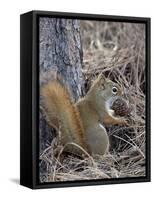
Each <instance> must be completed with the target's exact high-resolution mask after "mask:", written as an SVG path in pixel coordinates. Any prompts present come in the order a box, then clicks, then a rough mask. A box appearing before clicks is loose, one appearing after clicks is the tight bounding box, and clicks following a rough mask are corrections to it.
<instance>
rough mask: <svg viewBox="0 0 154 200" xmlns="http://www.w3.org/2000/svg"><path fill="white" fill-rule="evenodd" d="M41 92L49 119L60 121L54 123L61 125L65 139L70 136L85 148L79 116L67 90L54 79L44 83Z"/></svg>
mask: <svg viewBox="0 0 154 200" xmlns="http://www.w3.org/2000/svg"><path fill="white" fill-rule="evenodd" d="M41 94H42V96H43V101H44V106H45V109H46V110H47V113H48V117H49V121H52V122H54V121H57V122H60V123H58V124H57V123H56V124H54V125H55V126H56V127H57V126H59V125H61V129H62V130H61V131H62V134H63V135H64V137H65V136H66V137H68V138H66V140H67V139H68V141H69V139H70V138H71V139H70V140H72V142H76V143H77V144H79V145H81V146H82V147H83V148H84V149H85V147H86V143H85V136H84V129H83V126H82V122H81V117H80V114H79V112H78V110H77V108H76V107H75V105H74V104H73V102H72V100H71V95H70V94H69V92H68V90H67V89H66V88H64V87H63V86H62V85H61V84H60V83H59V82H57V81H54V82H49V83H48V84H47V85H45V86H44V87H43V88H42V90H41ZM61 123H62V124H61ZM57 128H58V127H57ZM86 150H87V149H86Z"/></svg>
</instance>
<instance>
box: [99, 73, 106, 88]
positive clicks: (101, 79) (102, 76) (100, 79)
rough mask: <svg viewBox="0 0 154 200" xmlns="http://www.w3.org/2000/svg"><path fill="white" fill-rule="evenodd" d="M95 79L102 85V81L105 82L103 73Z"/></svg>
mask: <svg viewBox="0 0 154 200" xmlns="http://www.w3.org/2000/svg"><path fill="white" fill-rule="evenodd" d="M97 80H98V82H99V83H100V84H101V85H103V84H104V82H105V80H106V78H105V76H104V74H100V75H99V76H98V78H97Z"/></svg>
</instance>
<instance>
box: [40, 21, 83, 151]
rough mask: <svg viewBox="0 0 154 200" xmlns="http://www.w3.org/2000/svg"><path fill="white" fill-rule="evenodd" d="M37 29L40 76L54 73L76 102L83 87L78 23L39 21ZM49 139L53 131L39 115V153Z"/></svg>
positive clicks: (47, 143)
mask: <svg viewBox="0 0 154 200" xmlns="http://www.w3.org/2000/svg"><path fill="white" fill-rule="evenodd" d="M39 30H40V31H39V39H40V44H39V45H40V46H39V54H40V58H39V60H40V63H39V65H40V73H43V72H46V71H48V70H53V71H55V70H56V71H57V72H58V74H60V75H62V77H63V78H64V79H65V81H66V83H67V85H69V88H70V90H71V92H72V94H73V96H74V99H75V100H77V99H78V98H79V97H80V96H81V95H82V86H83V80H82V74H81V67H82V46H81V40H80V27H79V21H78V20H75V19H61V18H59V19H58V18H40V24H39ZM55 68H56V69H55ZM41 84H42V83H41V80H40V85H41ZM53 136H54V132H53V130H52V129H51V128H50V127H49V126H48V125H47V123H46V121H45V119H44V117H43V115H42V113H41V112H40V152H42V151H43V150H44V149H45V148H47V146H48V145H49V143H50V142H51V140H52V138H53Z"/></svg>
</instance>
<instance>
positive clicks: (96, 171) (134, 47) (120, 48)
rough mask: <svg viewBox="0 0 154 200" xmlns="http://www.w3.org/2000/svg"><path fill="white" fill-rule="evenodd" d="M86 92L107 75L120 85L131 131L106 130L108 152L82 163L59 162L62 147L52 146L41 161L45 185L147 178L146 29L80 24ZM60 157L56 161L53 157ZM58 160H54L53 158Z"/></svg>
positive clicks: (74, 160) (65, 159) (75, 160)
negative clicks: (109, 179) (94, 180)
mask: <svg viewBox="0 0 154 200" xmlns="http://www.w3.org/2000/svg"><path fill="white" fill-rule="evenodd" d="M81 39H82V44H83V69H82V70H83V75H84V79H85V89H86V91H87V90H88V89H89V87H90V84H91V81H92V80H93V79H94V78H95V77H96V76H97V75H98V74H99V73H104V74H105V75H106V76H107V77H109V78H110V79H112V80H114V81H117V82H119V83H121V85H122V86H123V87H124V88H125V93H126V97H127V99H128V100H129V102H130V104H131V105H132V112H131V114H130V115H129V116H128V119H129V127H119V126H116V127H112V126H111V127H106V128H107V130H108V134H109V136H110V141H111V145H110V152H109V153H108V154H107V155H105V156H103V157H101V156H96V157H94V158H92V157H91V156H89V155H86V157H85V158H84V159H82V158H79V157H75V156H73V155H67V156H64V157H63V159H61V154H62V152H63V147H61V146H60V145H56V142H57V141H56V142H55V141H53V142H52V144H51V145H50V146H49V148H48V149H46V150H45V151H44V152H43V154H42V155H41V156H40V160H41V162H40V168H46V170H45V171H46V172H44V171H40V180H41V182H52V181H71V180H88V179H106V178H107V179H108V178H122V177H139V176H145V143H146V138H145V27H144V25H142V24H135V23H134V24H133V23H117V22H116V23H115V22H96V21H81ZM56 151H57V152H59V154H58V156H57V154H56V153H55V152H56ZM55 155H56V156H55Z"/></svg>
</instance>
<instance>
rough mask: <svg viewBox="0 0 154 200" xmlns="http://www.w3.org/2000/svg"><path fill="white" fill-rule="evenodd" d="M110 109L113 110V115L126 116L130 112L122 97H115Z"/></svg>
mask: <svg viewBox="0 0 154 200" xmlns="http://www.w3.org/2000/svg"><path fill="white" fill-rule="evenodd" d="M111 109H112V110H114V112H115V115H118V116H120V117H123V116H126V115H128V114H130V112H131V108H130V106H129V105H128V102H127V101H126V100H125V99H124V98H122V97H117V98H116V99H115V101H113V103H112V106H111Z"/></svg>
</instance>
